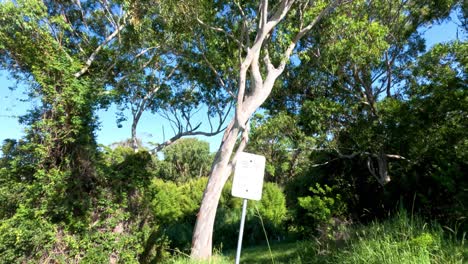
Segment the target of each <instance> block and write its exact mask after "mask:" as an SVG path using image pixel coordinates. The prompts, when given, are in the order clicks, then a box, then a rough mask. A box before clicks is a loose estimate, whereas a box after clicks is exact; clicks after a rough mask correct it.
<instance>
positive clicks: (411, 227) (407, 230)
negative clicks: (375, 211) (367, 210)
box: [169, 212, 468, 264]
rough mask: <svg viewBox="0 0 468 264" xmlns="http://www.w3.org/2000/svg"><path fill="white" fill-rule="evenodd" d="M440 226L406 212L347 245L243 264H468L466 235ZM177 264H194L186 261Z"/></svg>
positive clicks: (219, 259)
mask: <svg viewBox="0 0 468 264" xmlns="http://www.w3.org/2000/svg"><path fill="white" fill-rule="evenodd" d="M447 230H448V229H445V230H444V229H443V228H442V227H441V226H440V225H438V224H427V223H425V222H424V221H422V220H421V219H420V218H417V217H414V218H413V217H409V216H408V215H407V214H406V213H405V212H400V213H399V214H398V215H397V216H395V217H393V218H391V219H389V220H387V221H384V222H380V223H379V222H374V223H371V224H369V225H367V226H355V227H353V228H350V229H349V230H348V232H349V234H350V236H351V238H350V239H349V240H348V241H347V243H346V244H345V245H342V246H340V247H337V246H336V244H335V243H333V242H332V243H321V244H319V243H316V242H310V241H301V242H294V243H282V244H273V245H271V251H272V252H271V254H270V251H269V250H268V247H267V245H264V246H256V247H251V248H246V249H243V250H242V257H241V263H259V264H263V263H265V264H266V263H275V264H280V263H292V264H295V263H298V264H300V263H317V264H318V263H344V264H346V263H349V264H351V263H352V264H361V263H362V264H368V263H370V264H372V263H375V264H393V263H395V264H463V263H467V262H468V248H467V246H468V245H465V236H464V235H465V234H461V235H460V234H459V237H461V239H460V238H459V239H455V237H456V235H457V234H456V232H454V231H447ZM235 253H236V252H235V250H230V251H226V252H224V254H219V253H218V254H215V256H214V258H213V259H212V260H211V262H208V263H220V264H224V263H233V262H234V257H235ZM171 261H172V262H169V263H173V264H185V263H187V264H188V263H197V262H190V260H189V259H188V258H187V257H185V256H179V257H176V258H173V259H172V260H171Z"/></svg>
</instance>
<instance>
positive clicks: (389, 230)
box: [329, 210, 468, 264]
mask: <svg viewBox="0 0 468 264" xmlns="http://www.w3.org/2000/svg"><path fill="white" fill-rule="evenodd" d="M352 232H353V233H354V234H351V235H352V238H351V240H350V241H348V243H347V246H346V247H345V248H344V249H342V250H335V251H334V252H332V254H331V255H330V256H329V257H330V261H329V262H330V263H376V264H377V263H378V264H387V263H388V264H391V263H399V264H410V263H414V264H424V263H440V264H448V263H460V264H462V263H464V260H465V261H466V260H467V259H468V258H467V257H468V256H467V254H468V251H467V247H466V245H465V238H464V235H462V238H461V240H457V238H456V235H457V234H453V233H449V232H444V230H443V229H442V227H441V226H440V225H438V224H437V223H426V222H424V221H423V220H422V219H421V218H419V217H413V216H411V217H409V216H408V214H407V213H406V211H403V210H401V211H400V212H398V214H397V215H396V216H394V217H393V218H391V219H389V220H387V221H384V222H374V223H371V224H369V225H366V226H360V227H355V228H353V230H352Z"/></svg>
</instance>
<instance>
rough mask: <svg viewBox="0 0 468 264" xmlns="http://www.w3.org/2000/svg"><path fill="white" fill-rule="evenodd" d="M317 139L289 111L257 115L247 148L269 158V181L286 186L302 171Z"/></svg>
mask: <svg viewBox="0 0 468 264" xmlns="http://www.w3.org/2000/svg"><path fill="white" fill-rule="evenodd" d="M314 141H315V140H314V139H313V138H312V137H308V136H306V135H305V134H304V133H303V132H302V131H301V130H300V128H299V127H298V125H297V120H296V118H294V117H293V116H291V115H288V114H287V113H286V112H280V113H278V114H276V115H274V116H263V115H260V114H257V115H256V116H254V118H253V119H252V121H251V136H250V143H249V145H248V146H247V151H250V152H253V153H261V154H262V155H264V156H265V157H266V160H267V161H266V165H265V166H266V168H265V180H266V181H271V182H276V183H278V184H281V185H284V184H286V183H287V182H288V181H290V180H291V179H293V178H294V177H295V176H296V175H298V174H300V173H301V172H302V170H303V169H304V167H305V163H306V161H307V156H308V155H309V153H310V151H309V149H310V148H311V147H312V146H313V143H314Z"/></svg>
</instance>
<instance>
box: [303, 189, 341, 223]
mask: <svg viewBox="0 0 468 264" xmlns="http://www.w3.org/2000/svg"><path fill="white" fill-rule="evenodd" d="M309 190H310V191H311V192H312V196H306V197H299V198H298V201H299V205H300V206H301V207H303V208H304V209H306V210H307V212H308V213H307V215H309V216H310V217H312V219H314V221H317V222H325V223H327V222H329V221H330V220H331V217H332V216H340V215H343V214H344V213H345V212H346V205H345V203H344V202H343V201H342V199H341V195H340V194H339V193H338V194H337V193H336V191H334V190H333V189H332V188H331V187H329V186H328V185H323V186H321V185H320V184H319V183H316V184H315V187H310V188H309Z"/></svg>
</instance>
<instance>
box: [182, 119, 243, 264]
mask: <svg viewBox="0 0 468 264" xmlns="http://www.w3.org/2000/svg"><path fill="white" fill-rule="evenodd" d="M239 132H240V130H239V128H238V127H237V125H233V127H232V128H231V129H230V130H226V131H225V134H224V136H225V140H224V141H223V142H222V143H221V146H220V148H219V150H218V153H217V154H216V159H215V162H214V165H213V167H212V169H211V176H210V178H209V180H208V184H207V186H206V189H205V192H204V194H203V199H202V203H201V207H200V211H199V213H198V215H197V222H196V224H195V229H194V233H193V238H192V253H191V256H192V257H193V258H195V259H207V258H209V257H211V247H212V241H213V225H214V220H215V216H216V210H217V207H218V202H219V198H220V197H221V191H222V190H223V186H224V184H225V183H226V181H227V179H228V178H229V176H230V175H231V172H232V167H231V164H230V162H229V161H230V158H231V155H232V152H233V150H234V146H235V144H236V141H237V136H238V134H239Z"/></svg>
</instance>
